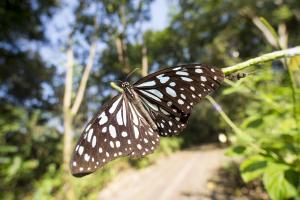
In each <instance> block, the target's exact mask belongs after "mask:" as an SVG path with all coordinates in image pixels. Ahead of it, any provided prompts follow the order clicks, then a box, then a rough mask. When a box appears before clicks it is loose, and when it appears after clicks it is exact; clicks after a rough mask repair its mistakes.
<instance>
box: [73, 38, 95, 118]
mask: <svg viewBox="0 0 300 200" xmlns="http://www.w3.org/2000/svg"><path fill="white" fill-rule="evenodd" d="M96 44H97V41H96V40H93V42H92V44H91V46H90V51H89V57H88V61H87V64H86V66H85V69H84V72H83V75H82V78H81V81H80V85H79V88H78V91H77V94H76V97H75V101H74V104H73V106H72V110H71V113H72V114H73V115H75V114H76V113H77V112H78V110H79V107H80V104H81V102H82V99H83V95H84V92H85V88H86V85H87V81H88V78H89V75H90V72H91V69H92V67H93V64H94V59H95V53H96V47H97V45H96Z"/></svg>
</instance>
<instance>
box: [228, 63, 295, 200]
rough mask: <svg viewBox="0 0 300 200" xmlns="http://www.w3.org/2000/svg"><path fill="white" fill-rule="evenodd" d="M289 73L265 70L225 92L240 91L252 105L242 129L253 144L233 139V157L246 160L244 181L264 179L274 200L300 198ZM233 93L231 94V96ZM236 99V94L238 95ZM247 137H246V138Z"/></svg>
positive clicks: (249, 106)
mask: <svg viewBox="0 0 300 200" xmlns="http://www.w3.org/2000/svg"><path fill="white" fill-rule="evenodd" d="M287 76H288V75H287V72H286V71H285V70H284V69H280V70H275V71H271V70H263V71H260V72H259V74H257V75H256V76H255V77H249V78H248V79H247V80H245V81H243V84H241V85H239V86H234V87H233V88H229V89H228V90H225V91H224V93H226V94H231V95H233V93H231V92H232V91H233V90H236V91H237V92H238V94H239V95H243V96H245V97H247V98H249V99H251V101H248V103H247V106H246V107H245V108H244V109H245V110H244V113H243V117H242V118H241V119H243V122H242V123H241V129H242V130H243V134H244V135H245V136H247V137H250V138H251V139H250V140H241V139H240V138H239V137H238V136H235V135H234V136H232V137H231V141H232V142H233V146H232V147H231V148H230V149H229V151H228V152H227V153H228V154H229V155H233V156H236V155H239V156H242V157H244V158H245V160H244V161H243V162H242V164H241V166H240V171H241V175H242V177H243V179H244V181H246V182H249V181H252V180H254V179H257V178H262V179H263V183H264V186H265V188H266V190H267V191H268V193H269V194H270V196H271V198H272V199H276V200H277V199H279V200H280V199H288V198H291V197H294V198H296V197H297V198H299V195H300V194H299V191H298V192H297V190H299V187H300V182H299V181H300V178H299V177H300V168H299V166H300V165H299V164H300V157H299V152H300V145H299V144H300V143H299V140H300V138H299V130H298V128H297V126H296V122H295V119H294V117H293V101H292V100H291V88H290V87H288V80H287ZM229 91H230V92H229ZM235 95H236V94H235ZM242 137H244V136H242Z"/></svg>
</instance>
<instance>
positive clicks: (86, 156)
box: [84, 153, 90, 162]
mask: <svg viewBox="0 0 300 200" xmlns="http://www.w3.org/2000/svg"><path fill="white" fill-rule="evenodd" d="M84 160H85V161H86V162H88V161H89V160H90V156H89V154H87V153H86V154H84Z"/></svg>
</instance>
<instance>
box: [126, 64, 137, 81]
mask: <svg viewBox="0 0 300 200" xmlns="http://www.w3.org/2000/svg"><path fill="white" fill-rule="evenodd" d="M138 69H140V68H138V67H136V68H135V69H134V70H132V71H131V72H130V73H129V74H128V75H127V76H126V79H125V80H126V81H127V80H128V78H129V77H130V76H131V75H132V74H133V73H134V72H135V71H136V70H138Z"/></svg>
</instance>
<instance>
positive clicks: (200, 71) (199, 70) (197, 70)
mask: <svg viewBox="0 0 300 200" xmlns="http://www.w3.org/2000/svg"><path fill="white" fill-rule="evenodd" d="M195 72H196V73H198V74H201V73H203V70H202V69H195Z"/></svg>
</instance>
